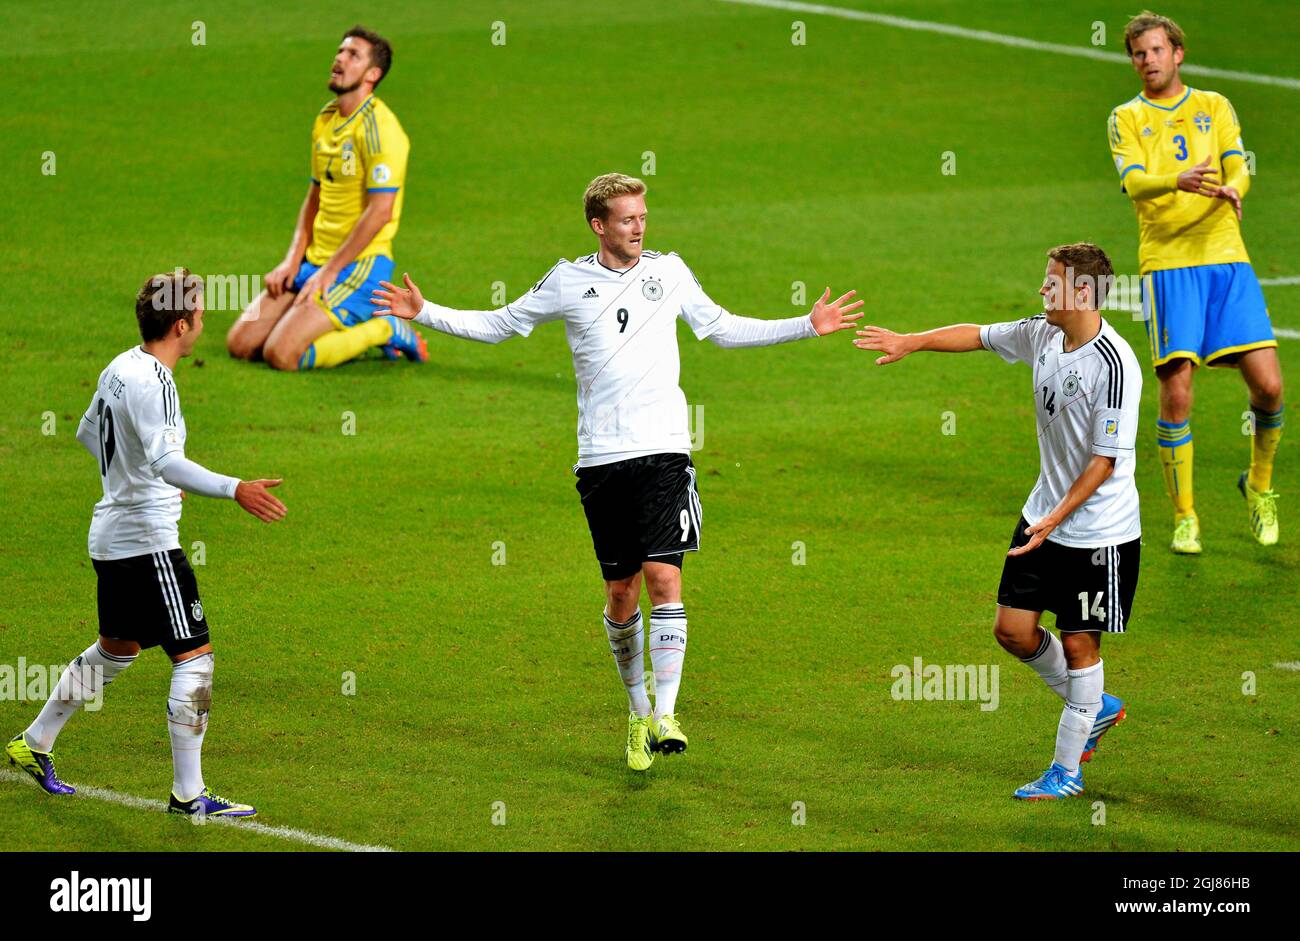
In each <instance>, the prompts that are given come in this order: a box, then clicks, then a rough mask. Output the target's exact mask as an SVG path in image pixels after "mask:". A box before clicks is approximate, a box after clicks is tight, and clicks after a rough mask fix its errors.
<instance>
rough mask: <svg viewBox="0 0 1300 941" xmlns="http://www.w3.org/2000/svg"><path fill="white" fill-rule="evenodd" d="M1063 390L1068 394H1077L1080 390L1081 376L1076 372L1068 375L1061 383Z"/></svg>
mask: <svg viewBox="0 0 1300 941" xmlns="http://www.w3.org/2000/svg"><path fill="white" fill-rule="evenodd" d="M1061 391H1062V392H1064V393H1065V394H1066V395H1077V394H1078V392H1079V377H1078V376H1076V375H1075V374H1074V373H1070V375H1068V376H1066V377H1065V381H1064V382H1063V383H1061Z"/></svg>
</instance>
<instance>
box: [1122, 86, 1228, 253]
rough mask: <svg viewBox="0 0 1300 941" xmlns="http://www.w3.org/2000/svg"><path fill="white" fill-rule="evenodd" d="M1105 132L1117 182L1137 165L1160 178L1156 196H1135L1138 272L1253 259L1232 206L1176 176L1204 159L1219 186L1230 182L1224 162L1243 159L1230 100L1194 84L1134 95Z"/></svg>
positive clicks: (1150, 174) (1150, 176) (1137, 169)
mask: <svg viewBox="0 0 1300 941" xmlns="http://www.w3.org/2000/svg"><path fill="white" fill-rule="evenodd" d="M1109 133H1110V151H1111V154H1112V155H1113V156H1114V158H1115V169H1116V170H1117V171H1118V172H1119V175H1120V187H1121V188H1124V178H1125V177H1126V176H1128V175H1129V174H1130V173H1133V172H1135V171H1139V170H1141V171H1144V172H1145V173H1146V174H1147V176H1148V177H1149V178H1158V180H1159V187H1158V190H1157V191H1158V192H1159V193H1160V195H1155V196H1152V197H1151V198H1147V199H1135V200H1134V207H1135V208H1136V209H1137V217H1138V236H1139V247H1138V261H1139V263H1140V267H1141V272H1140V273H1141V274H1146V273H1147V272H1149V271H1162V270H1165V269H1169V268H1188V267H1192V266H1194V265H1219V264H1231V263H1233V262H1239V261H1240V262H1249V261H1250V258H1249V257H1248V256H1247V255H1246V245H1245V243H1244V242H1242V240H1241V224H1240V223H1239V222H1238V221H1237V214H1236V211H1235V210H1234V209H1233V208H1232V205H1231V204H1230V203H1229V202H1228V201H1227V200H1224V199H1211V198H1208V197H1205V196H1201V195H1199V194H1197V193H1188V192H1184V191H1182V190H1180V189H1178V188H1177V187H1178V184H1177V182H1176V181H1177V177H1178V174H1180V173H1182V172H1183V171H1185V170H1190V169H1191V168H1192V167H1194V166H1196V165H1197V164H1198V163H1200V162H1201V161H1202V160H1204V159H1205V158H1206V157H1209V158H1210V168H1211V169H1214V170H1216V171H1217V172H1218V181H1219V184H1220V185H1227V180H1228V177H1229V176H1230V175H1231V174H1227V173H1224V168H1223V164H1224V162H1225V160H1227V161H1231V159H1232V158H1233V156H1234V155H1235V157H1236V159H1238V160H1241V161H1243V162H1244V161H1245V147H1243V146H1242V143H1241V126H1240V125H1239V124H1238V122H1237V114H1236V112H1235V111H1234V110H1233V108H1232V105H1231V104H1230V103H1229V102H1228V99H1227V98H1225V97H1223V96H1222V95H1220V94H1218V93H1216V92H1212V91H1201V90H1199V89H1196V88H1186V89H1185V90H1184V93H1183V94H1182V95H1180V96H1179V97H1177V98H1166V99H1157V100H1155V101H1152V100H1149V99H1147V98H1145V97H1143V96H1142V95H1138V96H1137V97H1136V98H1134V99H1133V100H1132V101H1128V102H1125V103H1124V104H1122V105H1120V106H1119V107H1118V108H1116V109H1115V110H1114V111H1112V112H1111V114H1110V122H1109ZM1232 166H1233V169H1234V170H1235V169H1237V168H1238V167H1239V166H1240V164H1235V163H1234V164H1232ZM1248 182H1249V181H1248V179H1243V180H1242V183H1243V185H1245V184H1246V183H1248ZM1242 195H1245V193H1244V191H1242Z"/></svg>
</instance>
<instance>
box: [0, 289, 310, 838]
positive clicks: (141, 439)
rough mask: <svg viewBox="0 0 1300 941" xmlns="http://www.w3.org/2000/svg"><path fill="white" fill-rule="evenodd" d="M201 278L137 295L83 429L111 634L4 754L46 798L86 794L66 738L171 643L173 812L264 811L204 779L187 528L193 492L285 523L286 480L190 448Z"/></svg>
mask: <svg viewBox="0 0 1300 941" xmlns="http://www.w3.org/2000/svg"><path fill="white" fill-rule="evenodd" d="M202 284H203V282H202V281H201V280H199V278H198V277H197V276H195V275H191V274H190V273H189V272H188V271H184V270H180V271H177V272H176V273H174V274H165V275H156V276H155V277H153V278H150V279H149V281H148V282H147V283H146V284H145V286H144V287H143V288H141V290H140V293H139V295H138V296H137V297H136V302H135V313H136V319H137V320H138V322H139V324H140V335H141V337H142V338H143V339H144V343H143V344H142V345H140V346H136V347H132V348H131V349H129V350H127V351H126V352H125V353H123V354H121V355H120V356H118V357H117V358H116V359H114V360H113V361H112V362H111V363H109V364H108V366H107V368H105V369H104V371H103V372H102V373H100V376H99V386H98V388H97V389H96V390H95V396H94V398H93V399H91V402H90V407H89V408H88V409H87V410H86V414H85V415H84V416H83V417H82V419H81V425H80V427H79V428H78V429H77V440H78V441H80V442H81V443H82V444H83V445H84V446H85V447H86V450H88V451H89V452H90V453H91V455H92V456H93V457H94V458H95V460H96V462H97V463H98V464H99V474H100V481H101V483H102V484H103V487H104V498H103V499H102V500H100V501H99V503H97V504H96V505H95V514H94V517H93V518H92V519H91V522H90V540H89V541H90V557H91V559H92V560H93V561H94V565H95V574H96V576H97V578H98V581H99V591H98V594H99V635H100V636H99V639H98V640H97V641H96V642H95V643H93V644H91V645H90V646H89V647H88V648H86V650H85V651H84V652H83V653H81V654H80V655H79V656H78V657H77V658H76V659H75V660H74V661H73V662H72V663H71V664H70V665H69V666H68V668H67V669H66V670H65V671H64V672H63V676H62V677H61V678H60V680H59V683H58V686H57V687H56V688H55V690H54V692H53V693H52V694H51V696H50V698H49V701H48V702H46V703H45V706H44V708H42V709H41V711H40V714H39V715H38V716H37V717H36V720H35V721H34V722H33V723H32V724H31V725H29V726H28V727H27V729H26V731H25V732H20V733H19V734H18V735H15V736H14V738H13V740H12V741H10V742H9V743H8V745H6V746H5V752H6V753H7V754H8V756H9V762H10V763H11V764H14V765H17V766H18V767H20V768H22V769H23V770H24V771H26V772H27V773H28V774H30V775H31V776H32V777H33V778H35V779H36V783H37V784H39V785H40V786H41V787H42V788H43V789H44V790H45V792H46V793H47V794H72V793H75V790H74V788H72V787H70V786H69V785H67V784H64V783H63V782H62V781H60V780H59V778H58V776H57V775H56V774H55V771H54V755H53V754H52V753H53V750H54V740H55V738H56V737H57V736H58V734H59V732H60V731H62V729H63V726H64V725H65V724H66V723H67V721H68V720H69V719H70V718H72V716H73V714H74V713H75V712H76V711H77V710H78V709H80V708H81V706H82V705H83V704H84V703H86V702H87V701H90V702H92V703H93V702H96V701H97V700H98V699H99V697H100V695H101V694H102V693H103V690H104V687H106V686H107V685H108V684H109V683H111V682H112V681H113V679H114V678H115V677H117V675H118V674H119V673H121V672H122V671H123V670H125V669H126V668H127V667H129V666H130V665H131V664H132V663H134V662H135V658H136V656H137V655H138V654H139V653H140V651H141V650H142V649H146V648H149V647H159V646H160V647H162V649H163V650H164V651H165V652H166V654H167V655H168V656H169V657H171V659H172V664H173V667H172V682H171V692H170V693H169V695H168V697H167V728H168V731H169V732H170V734H171V743H172V763H173V767H174V776H173V780H172V791H171V800H170V801H169V803H168V810H169V811H170V812H172V813H181V814H191V815H194V814H206V815H208V816H213V817H216V816H222V817H252V816H254V815H255V813H256V811H255V810H254V809H253V808H252V807H250V806H249V805H247V804H239V803H236V802H234V801H229V800H226V799H225V798H223V797H219V796H217V795H216V794H214V793H212V791H211V790H209V789H208V788H207V787H206V786H205V785H204V783H203V772H202V769H201V762H200V750H201V749H202V747H203V736H204V733H205V732H206V730H207V727H208V707H209V705H210V703H211V700H212V673H213V669H212V668H213V654H212V644H211V643H210V642H209V639H208V622H207V619H206V618H205V617H204V616H203V605H202V603H201V602H200V601H199V591H198V585H197V584H196V582H195V580H194V571H193V570H192V569H191V568H190V564H189V562H188V561H187V560H186V558H185V553H184V552H182V551H181V548H180V538H179V533H178V531H177V524H178V523H179V521H180V516H181V491H182V490H184V491H187V492H189V493H197V494H201V495H203V496H207V497H226V498H231V499H234V500H235V502H237V503H238V504H239V505H240V506H241V507H243V508H244V509H245V510H247V511H248V512H249V513H251V514H253V515H254V516H256V517H257V518H258V519H261V520H265V521H266V522H268V523H269V522H271V521H273V520H278V519H281V518H283V516H284V513H285V510H284V504H282V503H281V502H280V501H279V500H277V499H276V498H275V497H274V496H272V495H271V494H270V493H268V492H267V489H266V488H267V487H274V486H276V485H277V484H279V483H280V481H278V480H252V481H241V480H237V479H236V478H234V477H223V476H221V475H220V474H214V473H212V472H211V471H209V470H206V469H205V468H203V467H201V466H200V465H198V464H196V463H194V462H193V461H191V460H189V459H188V458H186V457H185V419H184V418H183V417H182V416H181V405H180V399H179V398H178V397H177V395H176V383H175V380H174V379H173V377H172V370H173V369H174V368H175V366H176V362H177V361H178V360H179V359H180V358H181V357H183V356H189V355H190V352H191V351H192V350H193V349H194V344H195V341H197V340H198V338H199V334H200V333H202V332H203V306H202V293H201V289H202Z"/></svg>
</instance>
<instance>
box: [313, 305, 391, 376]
mask: <svg viewBox="0 0 1300 941" xmlns="http://www.w3.org/2000/svg"><path fill="white" fill-rule="evenodd" d="M392 338H393V325H392V324H391V323H389V321H388V318H387V317H375V318H374V319H373V320H367V321H366V322H365V323H359V324H357V325H356V326H355V327H344V328H343V329H342V330H333V331H331V332H329V333H327V334H325V335H324V336H321V337H317V338H316V342H315V343H313V344H312V345H311V346H309V347H307V352H305V353H303V354H302V357H301V358H300V359H299V360H298V368H299V369H328V368H329V367H331V366H337V365H339V363H346V362H347V361H348V360H350V359H356V358H357V357H358V356H360V355H361V354H362V353H364V352H365V351H366V350H368V349H370V348H371V347H372V346H383V345H384V344H385V343H387V342H388V341H389V340H391V339H392Z"/></svg>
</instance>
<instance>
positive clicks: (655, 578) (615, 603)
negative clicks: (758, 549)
mask: <svg viewBox="0 0 1300 941" xmlns="http://www.w3.org/2000/svg"><path fill="white" fill-rule="evenodd" d="M583 209H584V216H583V218H584V220H585V221H586V223H587V225H588V226H589V227H590V229H591V231H592V232H594V233H595V235H596V237H597V238H598V239H599V240H600V250H599V251H597V252H593V253H592V254H590V255H585V256H583V257H581V258H579V259H578V260H577V261H572V262H570V261H568V260H566V259H560V261H559V262H557V263H556V265H555V266H554V267H553V268H552V269H551V270H550V271H549V272H548V273H547V274H546V276H545V277H544V278H542V280H540V281H538V282H537V284H536V285H534V286H533V289H532V290H531V291H529V292H528V293H527V294H525V295H524V296H523V297H521V298H519V300H517V301H515V302H514V303H512V304H507V305H506V306H505V307H502V308H500V309H499V310H490V311H489V310H452V309H451V308H447V307H440V306H438V305H437V304H434V303H431V302H428V301H425V299H424V297H423V296H422V295H421V294H420V290H419V288H417V287H416V286H415V283H414V282H413V281H412V280H411V277H410V275H405V276H404V281H405V285H406V286H405V287H404V288H402V287H397V286H395V285H393V284H390V283H388V282H384V284H383V286H382V290H380V291H377V292H376V293H375V296H374V302H375V304H377V305H378V306H379V307H381V308H386V309H388V310H389V311H391V312H392V313H394V314H396V315H397V316H399V317H403V318H406V319H408V320H410V319H414V320H415V321H416V322H417V323H421V324H424V325H425V326H428V327H433V328H434V329H435V330H440V331H442V332H443V333H449V334H451V335H452V336H458V337H463V338H465V339H469V340H481V341H483V342H485V343H499V342H501V341H502V340H505V339H508V338H510V337H512V336H515V335H518V336H523V337H526V336H528V335H529V334H530V333H532V332H533V328H534V327H536V326H537V325H538V324H541V323H545V322H547V321H549V320H563V321H564V326H565V330H566V332H567V333H568V339H569V348H570V349H571V350H572V351H573V368H574V372H575V373H576V374H577V380H578V463H577V465H576V466H575V467H574V473H575V474H576V475H577V477H578V481H577V489H578V495H579V496H580V497H581V498H582V505H583V509H584V510H585V512H586V516H587V524H588V526H589V528H590V530H591V539H592V543H593V545H594V547H595V550H596V559H597V561H599V563H600V569H601V574H602V575H603V577H604V579H605V615H604V624H605V632H606V635H607V636H608V638H609V645H610V650H611V651H612V652H613V654H614V660H615V661H616V663H617V664H618V671H619V674H620V676H621V677H622V680H623V685H624V686H625V687H626V690H627V696H628V702H629V705H630V706H631V715H630V716H629V718H628V736H627V763H628V767H630V768H631V769H632V770H633V771H645V770H646V769H648V768H649V767H650V765H651V762H653V761H654V756H655V752H660V753H663V754H672V753H674V752H682V751H685V750H686V735H685V733H683V732H682V728H681V725H680V724H679V723H678V721H677V718H676V708H677V707H676V702H677V692H678V688H679V685H680V683H681V671H682V660H683V658H684V657H685V655H686V609H685V608H684V607H683V606H682V561H683V559H684V557H685V553H687V552H694V551H696V550H698V549H699V546H700V520H701V511H700V497H699V493H698V492H697V490H696V485H695V467H694V465H693V464H692V463H691V456H690V453H691V437H690V429H689V423H688V420H687V412H686V396H685V395H684V394H683V392H682V390H681V388H680V387H679V385H678V379H679V373H680V371H681V363H680V360H679V357H678V350H677V320H678V318H681V319H682V320H684V321H686V323H687V324H688V325H689V326H690V328H691V330H692V332H694V334H695V336H696V338H698V339H700V340H703V339H704V338H705V337H707V338H708V339H710V340H712V341H713V342H714V343H716V344H717V345H718V346H722V347H737V346H767V345H769V344H773V343H785V342H787V341H790V340H802V339H805V338H812V337H816V336H821V335H824V334H827V333H834V332H835V331H837V330H847V329H850V328H852V327H853V325H854V322H855V321H856V320H857V319H858V318H859V317H861V316H862V314H861V313H860V312H859V313H854V311H857V310H858V308H860V307H861V306H862V302H861V301H855V302H853V303H849V302H850V301H851V300H852V298H853V294H854V293H855V292H853V291H850V292H849V293H848V294H845V295H844V296H842V297H840V298H838V299H837V300H834V301H832V300H831V299H830V297H831V293H830V288H827V289H826V292H825V293H824V294H823V295H822V297H821V299H820V300H818V301H817V303H816V304H815V305H814V306H813V309H812V311H811V312H810V313H808V314H805V315H804V316H802V317H790V318H786V319H783V320H761V319H757V318H753V317H737V316H735V315H734V314H730V313H728V312H727V311H725V310H723V309H722V308H721V307H719V306H718V305H717V304H715V303H714V302H713V301H712V300H710V299H709V297H708V295H706V294H705V293H704V289H703V288H702V287H701V286H700V283H699V282H698V281H697V280H696V279H695V275H694V274H692V273H691V270H690V268H688V267H687V266H686V262H684V261H682V259H681V258H679V257H678V256H677V255H676V254H675V253H673V252H668V253H666V254H663V253H660V252H654V251H648V250H644V251H643V250H642V241H643V238H644V236H645V222H646V207H645V184H644V183H642V182H641V181H640V180H637V179H634V178H633V177H629V176H624V175H623V174H620V173H609V174H606V175H604V176H600V177H597V178H596V179H594V180H592V182H591V184H590V185H589V186H588V187H587V192H586V194H585V196H584V200H583ZM642 578H644V579H645V584H646V590H647V592H648V593H649V595H650V604H651V605H652V607H651V610H650V635H649V636H650V662H651V665H652V666H653V668H654V677H655V702H654V709H653V712H652V710H651V706H650V698H649V696H648V695H647V693H646V690H645V686H644V682H643V671H644V646H645V636H646V635H645V632H644V628H643V624H642V620H641V611H640V609H639V603H640V600H641V581H642Z"/></svg>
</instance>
